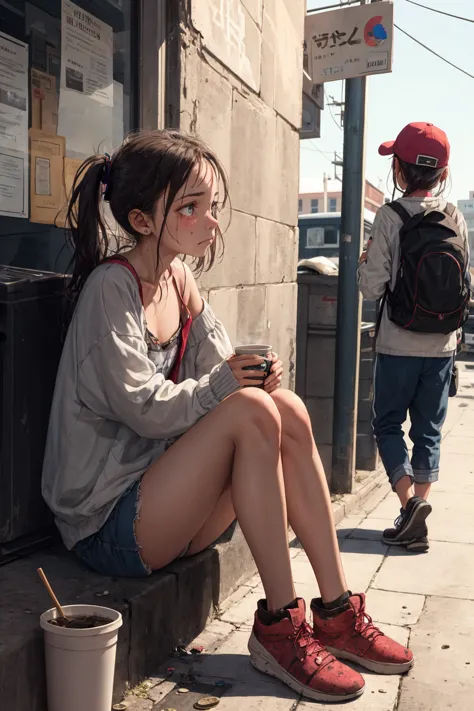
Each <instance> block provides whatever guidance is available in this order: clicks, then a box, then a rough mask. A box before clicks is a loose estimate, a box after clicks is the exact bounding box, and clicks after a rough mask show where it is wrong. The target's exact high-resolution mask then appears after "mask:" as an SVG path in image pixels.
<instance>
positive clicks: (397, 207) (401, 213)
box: [387, 200, 412, 224]
mask: <svg viewBox="0 0 474 711" xmlns="http://www.w3.org/2000/svg"><path fill="white" fill-rule="evenodd" d="M387 207H389V208H390V209H391V210H393V211H394V212H396V213H397V215H398V217H399V218H400V219H401V221H402V222H403V224H405V223H406V222H408V220H410V219H411V217H412V216H411V215H410V213H409V212H408V210H406V209H405V208H404V207H403V205H401V204H400V203H399V202H398V200H394V201H393V202H388V203H387Z"/></svg>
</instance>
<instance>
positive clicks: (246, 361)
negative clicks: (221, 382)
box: [227, 355, 264, 388]
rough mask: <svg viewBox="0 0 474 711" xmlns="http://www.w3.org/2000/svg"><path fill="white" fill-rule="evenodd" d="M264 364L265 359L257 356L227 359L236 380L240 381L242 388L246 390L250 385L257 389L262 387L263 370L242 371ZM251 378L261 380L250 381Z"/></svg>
mask: <svg viewBox="0 0 474 711" xmlns="http://www.w3.org/2000/svg"><path fill="white" fill-rule="evenodd" d="M263 362H264V359H263V358H262V357H261V356H257V355H241V356H236V355H234V356H231V357H230V358H228V359H227V363H228V364H229V368H230V369H231V371H232V373H233V374H234V378H236V380H238V382H239V385H240V387H241V388H244V387H246V386H248V385H253V386H254V387H255V386H256V385H260V384H261V383H262V382H263V377H262V371H261V370H242V369H243V368H248V367H251V366H254V367H255V366H259V365H261V364H262V363H263ZM250 378H258V379H259V380H250ZM259 381H260V382H259Z"/></svg>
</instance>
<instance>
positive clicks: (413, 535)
mask: <svg viewBox="0 0 474 711" xmlns="http://www.w3.org/2000/svg"><path fill="white" fill-rule="evenodd" d="M430 513H431V504H430V503H428V501H425V500H424V499H421V498H420V497H419V496H413V497H412V498H411V499H410V500H409V502H408V504H407V507H406V509H401V510H400V516H399V517H398V518H397V519H396V521H395V525H394V528H386V529H385V531H384V532H383V535H382V540H383V542H384V543H386V544H387V545H389V546H406V547H407V548H408V547H409V546H413V545H414V544H417V543H419V544H420V548H419V550H421V548H422V544H421V541H422V539H426V543H428V539H427V536H428V529H427V527H426V519H427V518H428V516H429V515H430ZM428 548H429V544H428V547H425V550H428ZM410 550H412V549H410Z"/></svg>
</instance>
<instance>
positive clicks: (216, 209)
mask: <svg viewBox="0 0 474 711" xmlns="http://www.w3.org/2000/svg"><path fill="white" fill-rule="evenodd" d="M218 212H219V203H218V202H213V203H212V205H211V215H212V216H213V217H217V213H218Z"/></svg>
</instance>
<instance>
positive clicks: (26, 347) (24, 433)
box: [0, 266, 66, 564]
mask: <svg viewBox="0 0 474 711" xmlns="http://www.w3.org/2000/svg"><path fill="white" fill-rule="evenodd" d="M65 285H66V277H65V276H63V275H61V274H54V273H51V272H39V271H34V270H30V269H18V268H16V267H10V266H0V403H1V421H0V564H2V563H5V562H7V561H9V560H11V559H13V558H15V557H17V556H19V555H21V554H23V553H25V552H27V551H29V550H31V549H32V548H35V547H38V546H39V545H42V544H45V543H46V542H49V541H50V539H51V535H54V527H53V526H52V524H53V521H52V516H51V513H50V512H49V510H48V508H47V507H46V505H45V503H44V501H43V499H42V496H41V470H42V464H43V454H44V446H45V440H46V432H47V427H48V420H49V411H50V407H51V401H52V397H53V391H54V383H55V379H56V371H57V368H58V363H59V358H60V355H61V346H62V328H63V325H62V324H63V304H64V289H65Z"/></svg>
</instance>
